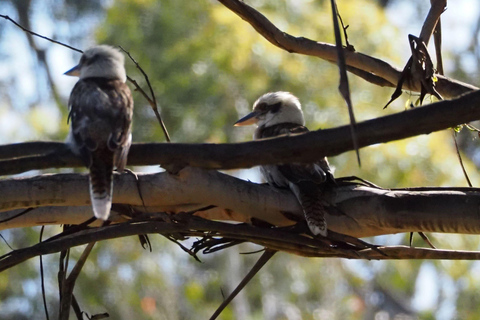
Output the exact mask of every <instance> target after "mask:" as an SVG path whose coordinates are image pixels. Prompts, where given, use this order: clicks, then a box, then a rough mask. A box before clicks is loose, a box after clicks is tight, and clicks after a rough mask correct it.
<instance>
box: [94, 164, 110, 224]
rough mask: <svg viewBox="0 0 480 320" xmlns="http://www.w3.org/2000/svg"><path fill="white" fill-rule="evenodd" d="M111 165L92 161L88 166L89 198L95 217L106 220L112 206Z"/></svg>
mask: <svg viewBox="0 0 480 320" xmlns="http://www.w3.org/2000/svg"><path fill="white" fill-rule="evenodd" d="M112 169H113V166H112V165H106V164H105V163H98V162H94V163H93V164H92V166H91V167H90V199H91V201H92V208H93V213H94V214H95V217H96V218H97V219H102V220H107V219H108V216H109V215H110V209H111V207H112V193H113V173H112Z"/></svg>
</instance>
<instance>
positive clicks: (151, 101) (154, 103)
mask: <svg viewBox="0 0 480 320" xmlns="http://www.w3.org/2000/svg"><path fill="white" fill-rule="evenodd" d="M119 48H120V49H121V50H122V51H123V52H125V53H126V54H127V55H128V57H129V58H130V60H132V62H133V63H134V64H135V67H137V69H138V70H140V72H141V73H142V75H143V77H144V78H145V82H146V83H147V85H148V89H149V90H150V96H151V97H150V96H148V95H147V94H146V93H145V91H143V90H142V89H141V88H140V86H139V85H138V83H137V81H135V80H133V79H132V78H130V77H127V78H128V81H130V82H131V83H132V84H133V85H134V86H135V88H136V89H137V90H138V91H139V92H140V93H141V94H142V95H143V97H144V98H145V99H147V101H148V103H149V104H150V107H151V108H152V110H153V113H155V117H157V121H158V123H159V124H160V127H161V128H162V131H163V134H164V135H165V140H167V142H170V135H169V134H168V131H167V127H166V126H165V123H164V122H163V120H162V116H161V115H160V112H159V111H158V104H157V98H156V97H155V92H154V91H153V88H152V85H151V84H150V79H149V78H148V75H147V73H146V72H145V71H144V70H143V68H142V67H141V66H140V65H139V64H138V62H137V61H136V60H135V59H134V58H133V57H132V55H131V54H130V52H128V51H127V50H125V49H124V48H123V47H122V46H119Z"/></svg>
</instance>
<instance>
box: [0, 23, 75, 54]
mask: <svg viewBox="0 0 480 320" xmlns="http://www.w3.org/2000/svg"><path fill="white" fill-rule="evenodd" d="M0 18H4V19H6V20H8V21H10V22H12V23H13V24H14V25H16V26H17V27H19V28H20V29H22V30H23V31H25V32H27V33H30V34H31V35H34V36H36V37H39V38H42V39H44V40H47V41H50V42H53V43H55V44H59V45H61V46H64V47H66V48H69V49H71V50H73V51H77V52H80V53H83V51H82V50H80V49H77V48H75V47H72V46H69V45H68V44H65V43H63V42H60V41H56V40H53V39H51V38H49V37H45V36H42V35H41V34H38V33H36V32H33V31H31V30H28V29H26V28H24V27H23V26H22V25H20V24H19V23H18V22H16V21H15V20H13V19H12V18H10V17H9V16H7V15H3V14H0Z"/></svg>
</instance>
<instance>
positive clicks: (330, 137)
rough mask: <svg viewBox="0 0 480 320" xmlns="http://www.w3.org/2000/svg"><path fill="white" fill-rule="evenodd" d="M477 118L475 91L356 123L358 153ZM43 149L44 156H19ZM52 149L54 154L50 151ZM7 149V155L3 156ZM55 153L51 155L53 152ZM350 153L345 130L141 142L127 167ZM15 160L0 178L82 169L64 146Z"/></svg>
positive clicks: (0, 170) (247, 163) (17, 149)
mask: <svg viewBox="0 0 480 320" xmlns="http://www.w3.org/2000/svg"><path fill="white" fill-rule="evenodd" d="M479 119H480V91H474V92H471V93H468V94H465V95H463V96H461V97H459V98H456V99H454V100H448V101H447V100H446V101H440V102H436V103H432V104H429V105H427V106H423V107H418V108H414V109H409V110H406V111H403V112H399V113H396V114H393V115H388V116H384V117H379V118H376V119H372V120H367V121H363V122H359V123H357V126H356V135H357V138H358V146H359V147H360V148H363V147H366V146H369V145H373V144H378V143H385V142H390V141H394V140H400V139H405V138H409V137H414V136H417V135H421V134H429V133H431V132H435V131H440V130H443V129H447V128H450V127H454V126H456V125H458V124H462V123H468V122H471V121H475V120H479ZM42 148H45V151H47V153H46V154H42V155H33V156H25V157H22V155H23V154H25V155H29V154H31V152H30V150H31V149H35V152H37V153H38V152H39V151H40V149H42ZM55 148H57V149H55ZM4 150H6V151H4ZM52 150H54V151H52ZM350 150H353V144H352V139H351V134H350V128H349V126H341V127H337V128H332V129H325V130H318V131H312V132H309V133H305V134H298V135H290V136H283V137H279V138H274V139H265V140H259V141H249V142H243V143H224V144H211V143H199V144H189V143H145V144H133V145H132V147H131V149H130V154H129V157H128V165H131V166H136V165H158V164H159V165H162V166H169V165H175V166H178V167H184V166H191V167H201V168H206V169H236V168H250V167H253V166H257V165H263V164H275V163H287V162H313V161H316V160H317V159H319V158H322V157H324V156H335V155H339V154H341V153H343V152H346V151H350ZM4 152H6V153H10V154H15V155H16V156H17V157H16V158H13V159H6V160H1V161H0V175H8V174H15V173H21V172H25V171H28V170H39V169H46V168H65V167H79V166H82V163H81V161H80V159H78V158H77V157H75V156H74V155H73V154H72V153H71V152H70V151H69V150H68V148H66V147H65V146H64V145H61V144H59V143H52V144H49V143H44V142H42V143H40V145H38V146H37V145H36V144H35V143H27V144H26V145H22V144H16V145H5V146H0V154H3V153H4Z"/></svg>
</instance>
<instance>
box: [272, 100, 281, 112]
mask: <svg viewBox="0 0 480 320" xmlns="http://www.w3.org/2000/svg"><path fill="white" fill-rule="evenodd" d="M281 106H282V103H281V102H277V103H275V104H272V105H271V106H269V109H270V112H271V113H277V112H278V111H280V108H281Z"/></svg>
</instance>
